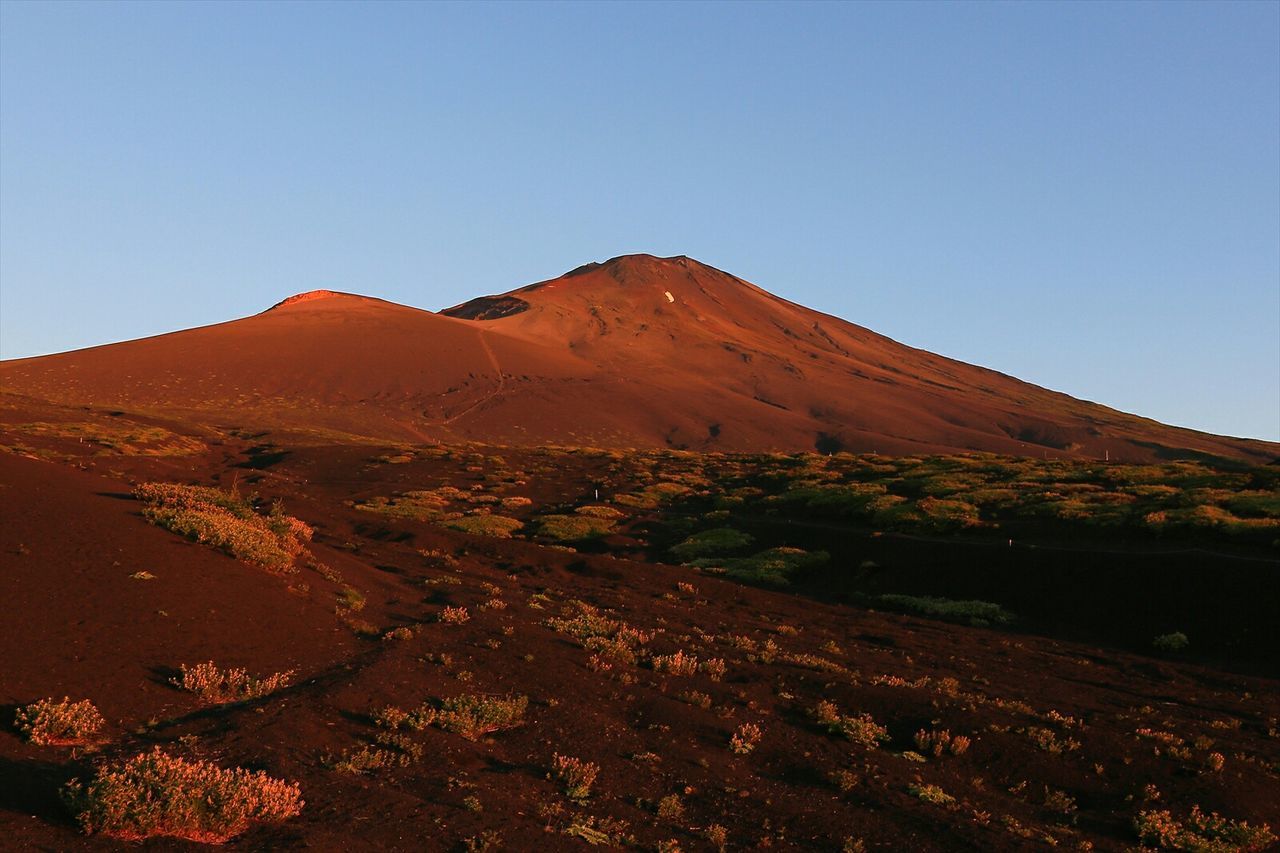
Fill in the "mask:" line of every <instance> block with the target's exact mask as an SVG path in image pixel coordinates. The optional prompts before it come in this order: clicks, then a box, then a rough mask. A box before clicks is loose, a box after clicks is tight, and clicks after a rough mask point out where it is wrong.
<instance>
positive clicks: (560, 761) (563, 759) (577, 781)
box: [551, 754, 600, 801]
mask: <svg viewBox="0 0 1280 853" xmlns="http://www.w3.org/2000/svg"><path fill="white" fill-rule="evenodd" d="M599 772H600V766H599V765H597V764H592V763H591V762H590V761H583V760H581V759H579V758H570V757H569V756H567V755H560V754H557V755H556V756H555V757H554V758H553V759H552V761H551V773H552V775H554V776H555V778H556V780H557V781H558V782H560V784H562V785H563V786H564V794H565V796H566V797H568V798H569V799H571V800H578V801H581V800H585V799H586V798H587V797H588V796H589V795H590V794H591V786H592V785H593V784H595V781H596V775H597V774H598V773H599Z"/></svg>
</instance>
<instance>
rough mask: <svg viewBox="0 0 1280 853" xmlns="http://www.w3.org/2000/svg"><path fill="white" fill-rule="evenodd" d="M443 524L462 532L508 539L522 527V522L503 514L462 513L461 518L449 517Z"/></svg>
mask: <svg viewBox="0 0 1280 853" xmlns="http://www.w3.org/2000/svg"><path fill="white" fill-rule="evenodd" d="M444 526H445V527H448V528H451V529H453V530H461V531H462V532H463V533H474V534H478V535H481V536H493V537H496V538H498V539H510V538H511V534H512V533H514V532H516V531H517V530H519V529H520V528H521V527H524V522H523V521H521V520H520V519H518V518H509V517H507V516H505V515H464V516H463V517H462V518H453V519H449V520H448V521H446V522H444Z"/></svg>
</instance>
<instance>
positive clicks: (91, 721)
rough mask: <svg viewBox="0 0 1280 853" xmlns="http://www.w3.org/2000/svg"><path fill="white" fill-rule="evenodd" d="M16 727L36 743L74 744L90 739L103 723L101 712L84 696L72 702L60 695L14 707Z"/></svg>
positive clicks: (53, 744)
mask: <svg viewBox="0 0 1280 853" xmlns="http://www.w3.org/2000/svg"><path fill="white" fill-rule="evenodd" d="M16 723H17V726H18V731H20V732H22V733H23V734H24V735H26V737H27V740H29V741H31V742H32V743H34V744H39V745H40V746H75V745H79V744H85V743H90V742H91V741H92V738H93V736H94V735H96V734H97V733H98V731H99V730H101V729H102V727H103V726H104V725H105V724H106V721H105V720H104V719H102V714H100V713H99V712H98V709H97V708H95V707H94V706H93V703H92V702H90V701H89V700H88V699H85V700H83V701H81V702H72V701H71V699H70V698H69V697H66V696H64V697H62V701H61V702H55V701H54V700H53V699H52V698H50V699H41V700H39V701H38V702H32V703H31V704H30V705H27V706H25V707H23V708H19V709H18V713H17V718H16Z"/></svg>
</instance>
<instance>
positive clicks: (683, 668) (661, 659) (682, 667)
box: [652, 649, 698, 675]
mask: <svg viewBox="0 0 1280 853" xmlns="http://www.w3.org/2000/svg"><path fill="white" fill-rule="evenodd" d="M652 663H653V671H654V672H666V673H670V674H671V675H693V674H694V673H696V672H697V671H698V658H697V657H695V656H694V655H687V654H685V653H684V650H683V649H681V650H680V651H677V652H676V653H675V654H673V655H654V656H653V661H652Z"/></svg>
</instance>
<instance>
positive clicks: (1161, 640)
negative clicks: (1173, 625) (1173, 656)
mask: <svg viewBox="0 0 1280 853" xmlns="http://www.w3.org/2000/svg"><path fill="white" fill-rule="evenodd" d="M1151 645H1152V646H1153V647H1155V648H1156V649H1158V650H1159V651H1162V652H1180V651H1182V650H1183V649H1185V648H1186V647H1187V646H1189V645H1191V641H1190V640H1189V639H1187V635H1186V634H1184V633H1182V632H1181V631H1174V632H1173V633H1172V634H1161V635H1160V636H1158V637H1155V638H1154V639H1152V641H1151Z"/></svg>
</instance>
